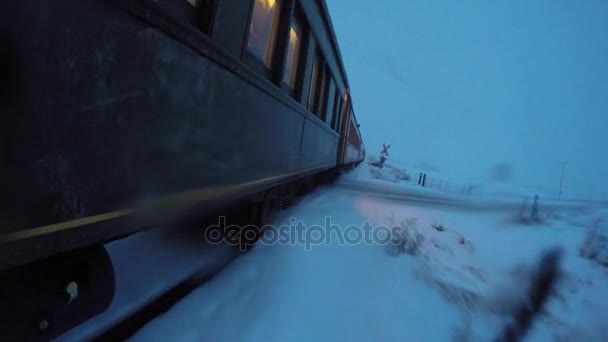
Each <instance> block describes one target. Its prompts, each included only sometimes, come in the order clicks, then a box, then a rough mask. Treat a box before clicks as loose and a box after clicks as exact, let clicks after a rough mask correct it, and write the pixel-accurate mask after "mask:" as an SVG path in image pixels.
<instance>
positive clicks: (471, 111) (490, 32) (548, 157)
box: [327, 0, 608, 199]
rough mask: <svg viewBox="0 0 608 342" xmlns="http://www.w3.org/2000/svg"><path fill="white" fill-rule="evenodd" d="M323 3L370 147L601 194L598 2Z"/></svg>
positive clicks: (575, 193)
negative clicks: (507, 169) (504, 168)
mask: <svg viewBox="0 0 608 342" xmlns="http://www.w3.org/2000/svg"><path fill="white" fill-rule="evenodd" d="M327 3H328V7H329V9H330V13H331V16H332V20H333V23H334V28H335V30H336V35H337V37H338V41H339V43H340V47H341V51H342V55H343V59H344V63H345V66H346V69H347V72H348V75H349V81H350V86H351V92H352V95H353V100H354V105H355V112H356V115H357V118H358V120H359V123H360V124H361V129H362V133H363V137H364V139H365V143H366V147H367V150H368V153H371V154H377V153H378V152H379V150H380V147H381V145H382V143H385V142H386V143H390V144H391V145H392V148H391V157H392V158H395V159H400V160H403V161H407V162H408V163H420V162H425V163H430V164H433V165H436V166H437V167H438V168H439V170H440V171H439V172H441V173H442V174H444V175H449V176H450V177H453V179H454V180H455V181H457V180H458V181H465V182H484V181H487V173H488V170H489V169H490V168H491V167H493V166H494V165H497V164H500V163H507V164H509V165H510V166H511V167H512V171H513V172H512V173H513V177H512V182H513V183H516V184H522V185H529V186H541V187H543V188H545V189H546V190H548V191H552V192H555V193H557V188H558V185H559V177H560V172H561V166H560V162H562V161H565V162H568V164H567V166H566V173H565V180H564V196H566V197H587V198H593V199H598V198H603V199H606V198H608V154H607V153H606V151H605V148H606V147H607V146H608V144H607V143H608V139H607V134H606V130H607V129H608V65H607V63H608V1H604V0H585V1H574V0H572V1H548V0H545V1H529V0H517V1H485V0H478V1H429V0H419V1H411V0H407V1H396V0H384V1H376V2H369V1H363V0H328V1H327Z"/></svg>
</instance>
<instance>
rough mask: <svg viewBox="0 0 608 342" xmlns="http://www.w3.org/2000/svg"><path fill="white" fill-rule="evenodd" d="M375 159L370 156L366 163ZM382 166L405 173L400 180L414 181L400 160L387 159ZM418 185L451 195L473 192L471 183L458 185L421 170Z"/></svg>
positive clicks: (468, 194) (376, 158)
mask: <svg viewBox="0 0 608 342" xmlns="http://www.w3.org/2000/svg"><path fill="white" fill-rule="evenodd" d="M377 160H379V157H377V156H370V157H369V158H368V163H371V162H374V161H377ZM384 167H385V168H387V169H390V170H392V171H393V172H395V171H399V173H403V174H404V175H406V176H407V177H403V178H400V179H402V180H410V181H414V179H412V177H411V176H410V175H409V174H407V173H406V169H405V167H404V164H403V163H401V162H398V161H397V162H396V161H388V160H387V161H386V162H385V163H384ZM418 185H420V186H422V187H425V188H429V189H433V190H435V191H440V192H444V193H448V194H453V195H460V196H470V195H472V194H473V187H472V186H471V185H458V184H455V183H452V182H449V181H447V180H445V179H441V178H436V177H431V176H429V175H427V174H426V173H423V172H421V173H420V174H419V176H418Z"/></svg>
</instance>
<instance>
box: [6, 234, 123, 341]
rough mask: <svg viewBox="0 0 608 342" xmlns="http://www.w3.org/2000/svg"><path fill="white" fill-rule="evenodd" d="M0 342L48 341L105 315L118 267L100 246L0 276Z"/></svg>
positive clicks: (112, 292) (26, 266)
mask: <svg viewBox="0 0 608 342" xmlns="http://www.w3.org/2000/svg"><path fill="white" fill-rule="evenodd" d="M0 279H2V281H1V286H0V303H2V305H0V322H1V324H2V326H3V327H4V328H2V329H0V340H1V341H48V340H50V339H52V338H55V337H57V336H59V335H61V334H62V333H64V332H66V331H68V330H70V329H72V328H74V327H76V326H77V325H79V324H81V323H83V322H84V321H86V320H88V319H90V318H92V317H93V316H95V315H97V314H99V313H101V312H103V311H105V310H106V309H107V308H108V306H109V305H110V304H111V302H112V298H113V296H114V289H115V284H114V269H113V267H112V262H111V260H110V257H109V255H108V254H107V252H106V250H105V248H104V247H103V246H102V245H99V246H94V247H87V248H85V249H80V250H75V251H70V252H67V253H64V254H61V255H58V256H54V257H51V258H48V259H46V260H43V261H39V262H36V263H32V264H28V265H25V266H21V267H18V268H15V269H10V270H8V271H3V273H1V274H0Z"/></svg>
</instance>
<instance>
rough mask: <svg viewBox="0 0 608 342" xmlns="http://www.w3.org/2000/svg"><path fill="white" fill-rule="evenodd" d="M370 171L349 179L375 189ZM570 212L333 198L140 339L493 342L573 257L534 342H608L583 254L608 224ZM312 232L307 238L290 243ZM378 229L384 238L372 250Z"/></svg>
mask: <svg viewBox="0 0 608 342" xmlns="http://www.w3.org/2000/svg"><path fill="white" fill-rule="evenodd" d="M362 168H367V166H362V167H360V168H359V169H358V170H355V171H354V173H352V174H350V175H346V176H345V177H343V180H349V179H350V180H352V178H353V177H355V178H357V179H358V180H359V181H365V174H366V172H367V171H366V170H364V169H363V171H362ZM371 183H373V182H371ZM371 183H370V184H371ZM561 209H562V210H560V211H559V212H553V213H552V215H551V216H543V221H542V223H534V224H530V222H527V224H524V223H522V220H521V217H520V216H521V215H520V213H519V212H518V211H517V210H514V209H513V207H508V206H507V207H505V209H504V210H492V211H488V210H483V211H474V210H463V209H462V208H461V207H458V206H454V207H451V206H447V205H443V206H429V205H428V204H424V203H415V202H412V203H406V202H399V201H393V200H390V199H386V198H378V197H370V196H366V194H365V193H364V192H360V193H356V192H354V191H347V190H345V189H343V188H341V187H339V186H334V187H329V188H325V189H321V190H319V191H317V192H315V193H313V194H311V195H309V196H307V197H305V198H304V199H303V200H302V201H301V203H300V204H299V205H297V206H296V207H294V208H291V209H289V210H287V211H285V212H284V213H283V214H282V215H281V216H280V217H279V219H278V220H277V222H276V226H277V230H276V231H274V233H269V235H268V236H267V237H266V238H265V239H264V240H263V241H260V242H259V243H258V244H257V245H256V246H255V248H254V249H253V250H252V251H251V252H250V253H248V254H246V255H244V256H242V257H239V258H238V259H236V260H235V261H234V262H233V263H232V264H231V265H230V266H229V267H227V268H226V269H225V270H223V271H222V272H221V273H220V274H219V275H218V276H217V277H215V278H214V279H212V280H211V281H210V282H208V283H207V284H205V285H204V286H203V287H201V288H199V289H197V290H195V291H194V292H192V293H191V294H190V295H189V296H187V297H186V298H185V299H184V300H182V301H181V302H179V303H178V304H176V305H175V306H174V307H173V308H172V309H171V310H169V311H168V312H167V313H166V314H164V315H162V316H160V317H158V318H157V319H155V320H153V321H152V322H150V323H149V324H148V325H147V326H145V327H144V328H143V329H142V330H141V331H139V332H138V333H137V334H136V335H135V336H134V338H133V339H134V340H136V341H137V340H141V341H167V340H168V341H171V340H179V341H203V340H204V341H207V340H208V341H215V340H220V341H222V340H225V341H232V340H236V341H239V340H240V341H285V340H288V341H294V340H295V341H309V340H332V341H333V340H338V341H380V340H386V341H404V340H407V341H446V340H462V341H464V340H473V341H487V340H491V339H494V338H495V337H497V336H498V335H499V334H500V331H501V329H502V328H503V327H504V326H505V325H506V323H507V322H508V320H509V318H510V309H512V307H513V305H516V304H517V303H520V302H521V301H522V300H523V299H522V296H521V294H522V292H523V290H524V289H525V287H526V286H527V284H528V282H529V279H530V273H531V272H532V269H533V268H534V266H535V264H536V263H537V261H538V259H539V257H540V255H541V254H542V253H543V252H544V251H546V250H548V249H550V248H555V247H560V248H562V249H563V251H564V257H563V262H562V276H561V278H560V281H559V283H558V285H557V290H556V291H555V293H554V294H553V296H552V297H551V299H550V301H549V303H548V305H547V306H546V308H545V309H546V310H545V312H543V313H542V314H541V316H540V318H539V319H538V320H536V321H535V324H534V326H533V328H532V331H531V332H530V334H529V336H528V337H529V340H531V341H551V340H559V341H572V340H576V341H583V340H584V341H603V340H607V339H608V335H607V333H606V329H607V328H605V327H606V326H608V318H607V317H608V286H606V285H607V284H608V271H607V269H606V268H605V267H604V266H602V265H601V262H596V261H597V260H591V259H589V258H583V257H581V256H580V254H579V249H580V248H581V246H582V245H583V244H584V242H585V240H586V238H587V235H588V232H589V228H591V227H593V226H595V227H597V224H596V223H597V222H598V217H602V216H605V215H606V214H607V212H606V210H605V209H601V208H599V209H598V208H591V207H588V208H580V207H579V208H576V209H573V210H565V208H561ZM327 217H329V218H327ZM328 220H330V221H331V222H330V223H329V222H328ZM300 221H301V222H302V224H303V226H304V227H306V228H305V229H304V230H303V233H302V237H304V240H302V239H300V238H299V237H298V236H297V234H296V236H294V235H293V234H285V235H282V234H281V233H282V232H288V233H293V231H294V227H295V226H296V223H297V222H300ZM366 222H369V223H370V225H371V226H368V225H365V223H366ZM328 223H329V224H328ZM394 226H400V227H403V228H404V229H405V230H402V231H407V232H408V235H407V236H408V237H409V238H410V241H409V242H408V244H411V243H412V241H414V242H413V244H414V245H415V246H414V248H410V247H412V246H411V245H410V246H408V247H407V248H404V249H405V250H407V251H406V252H402V251H401V250H400V249H399V248H397V249H395V248H396V247H395V245H392V244H390V243H388V244H387V240H386V239H384V238H385V237H386V235H382V234H381V233H382V232H386V230H383V228H382V227H389V228H390V227H394ZM357 227H358V228H357ZM366 227H374V228H373V229H371V230H366V229H367V228H366ZM368 231H371V232H378V234H376V235H374V234H372V239H368V238H367V237H364V236H369V235H367V234H368V233H367V232H368ZM357 232H359V233H357ZM273 234H274V235H273ZM277 236H281V237H282V238H283V237H285V239H278V240H277V239H273V237H277ZM374 236H375V238H374ZM324 238H325V239H324ZM327 238H329V240H330V241H327V240H326V239H327ZM341 240H343V241H341ZM321 241H323V242H321Z"/></svg>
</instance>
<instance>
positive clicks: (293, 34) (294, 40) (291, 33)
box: [289, 27, 298, 45]
mask: <svg viewBox="0 0 608 342" xmlns="http://www.w3.org/2000/svg"><path fill="white" fill-rule="evenodd" d="M289 42H290V43H291V44H293V45H295V44H296V43H297V42H298V33H297V32H296V30H294V29H293V27H292V28H291V30H289Z"/></svg>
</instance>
